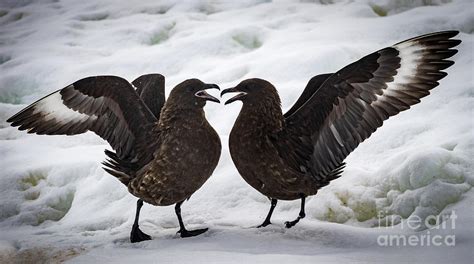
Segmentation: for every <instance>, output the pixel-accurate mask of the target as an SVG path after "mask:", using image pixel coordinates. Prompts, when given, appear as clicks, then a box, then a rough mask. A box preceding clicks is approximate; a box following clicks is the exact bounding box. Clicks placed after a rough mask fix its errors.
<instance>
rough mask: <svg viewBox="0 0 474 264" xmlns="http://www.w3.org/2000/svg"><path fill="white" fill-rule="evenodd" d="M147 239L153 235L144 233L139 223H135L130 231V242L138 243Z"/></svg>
mask: <svg viewBox="0 0 474 264" xmlns="http://www.w3.org/2000/svg"><path fill="white" fill-rule="evenodd" d="M145 240H151V236H149V235H147V234H145V233H143V232H142V230H140V228H139V227H138V225H133V227H132V232H131V233H130V242H132V243H137V242H141V241H145Z"/></svg>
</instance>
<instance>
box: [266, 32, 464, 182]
mask: <svg viewBox="0 0 474 264" xmlns="http://www.w3.org/2000/svg"><path fill="white" fill-rule="evenodd" d="M457 34H458V32H457V31H445V32H438V33H432V34H427V35H423V36H420V37H416V38H412V39H409V40H406V41H403V42H400V43H397V44H395V45H393V46H391V47H388V48H384V49H381V50H379V51H376V52H374V53H372V54H369V55H367V56H365V57H364V58H362V59H360V60H358V61H356V62H354V63H352V64H349V65H348V66H346V67H344V68H343V69H341V70H340V71H338V72H336V73H334V74H332V75H328V74H325V75H318V76H315V77H313V79H312V81H314V79H315V78H316V80H317V82H316V83H317V84H318V87H316V88H315V87H314V85H311V81H310V83H308V86H307V87H306V89H305V91H304V92H303V94H302V95H301V97H300V98H299V99H298V101H297V102H296V103H295V105H294V106H293V107H292V108H291V109H290V110H289V111H288V112H287V113H286V114H285V124H286V126H285V128H284V130H283V131H282V132H281V133H280V135H279V136H278V137H277V138H278V140H275V141H274V143H275V145H276V147H277V149H278V150H279V153H280V156H281V157H282V158H283V159H284V160H286V161H287V162H288V164H289V165H290V166H292V167H293V168H294V169H296V170H299V169H300V167H301V166H304V167H305V168H307V170H308V171H309V172H310V173H309V174H310V175H311V176H312V177H314V178H315V179H317V180H322V179H330V178H334V177H337V176H338V175H339V174H340V173H341V171H342V167H343V160H344V159H345V158H346V157H347V155H349V153H351V152H352V151H353V150H354V149H355V148H356V147H357V146H358V145H359V144H360V143H361V142H362V141H364V140H365V139H366V138H368V137H369V136H370V135H371V134H372V133H373V132H374V131H375V130H376V129H377V128H378V127H380V126H381V125H382V123H383V121H384V120H386V119H387V118H389V117H390V116H393V115H396V114H398V113H399V112H401V111H404V110H407V109H409V108H410V106H411V105H414V104H416V103H418V102H420V98H422V97H424V96H426V95H428V94H429V93H430V92H429V91H430V90H431V89H432V88H434V87H436V86H438V84H439V83H438V81H439V80H440V79H442V78H444V77H445V76H446V73H445V72H442V70H444V69H446V68H448V67H449V66H451V65H453V63H454V62H453V61H450V60H447V59H448V58H449V57H451V56H453V55H454V54H456V52H457V50H455V49H453V47H455V46H457V45H458V44H459V43H460V42H461V41H460V40H457V39H451V38H453V37H454V36H456V35H457ZM308 95H310V96H308ZM282 138H286V139H284V140H282ZM288 138H302V139H304V141H306V142H311V147H310V148H308V146H305V148H304V149H303V148H302V146H301V145H300V144H299V142H298V141H297V140H288ZM295 161H296V162H295Z"/></svg>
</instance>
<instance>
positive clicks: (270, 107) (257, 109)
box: [234, 100, 284, 134]
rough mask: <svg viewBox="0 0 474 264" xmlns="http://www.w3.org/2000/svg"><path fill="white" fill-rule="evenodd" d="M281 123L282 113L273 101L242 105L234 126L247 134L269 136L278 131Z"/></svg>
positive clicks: (282, 120)
mask: <svg viewBox="0 0 474 264" xmlns="http://www.w3.org/2000/svg"><path fill="white" fill-rule="evenodd" d="M283 122H284V118H283V113H282V111H281V106H280V105H279V103H278V102H277V101H275V100H267V101H259V102H258V103H255V104H252V103H247V102H246V103H244V104H243V106H242V110H241V111H240V113H239V116H238V117H237V120H236V122H235V126H237V127H241V128H240V129H239V130H247V132H251V131H254V132H256V133H264V134H271V133H276V132H278V131H280V130H281V129H282V127H283ZM235 126H234V127H235Z"/></svg>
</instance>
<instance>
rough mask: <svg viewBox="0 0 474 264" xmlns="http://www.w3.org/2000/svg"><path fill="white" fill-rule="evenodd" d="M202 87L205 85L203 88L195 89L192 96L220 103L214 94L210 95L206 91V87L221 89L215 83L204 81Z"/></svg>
mask: <svg viewBox="0 0 474 264" xmlns="http://www.w3.org/2000/svg"><path fill="white" fill-rule="evenodd" d="M204 87H205V88H204V89H202V90H199V91H197V92H196V93H195V94H194V96H196V97H199V98H203V99H206V100H208V101H212V102H216V103H220V101H219V99H217V98H215V97H214V96H212V95H210V94H208V93H207V92H206V90H207V89H217V90H219V91H220V90H221V89H220V88H219V86H218V85H217V84H213V83H206V84H205V85H204Z"/></svg>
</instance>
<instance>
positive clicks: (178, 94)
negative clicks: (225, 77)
mask: <svg viewBox="0 0 474 264" xmlns="http://www.w3.org/2000/svg"><path fill="white" fill-rule="evenodd" d="M207 89H218V90H220V89H219V86H217V84H209V83H204V82H202V81H200V80H198V79H189V80H186V81H184V82H182V83H180V84H178V85H177V86H176V87H175V88H174V89H173V90H172V91H171V93H170V96H169V98H168V101H170V102H174V103H175V104H176V105H177V104H179V105H180V106H181V107H185V108H202V107H204V106H205V105H206V101H211V102H216V103H220V101H219V99H217V98H215V97H214V96H212V95H210V94H208V93H207V92H206V90H207Z"/></svg>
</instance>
